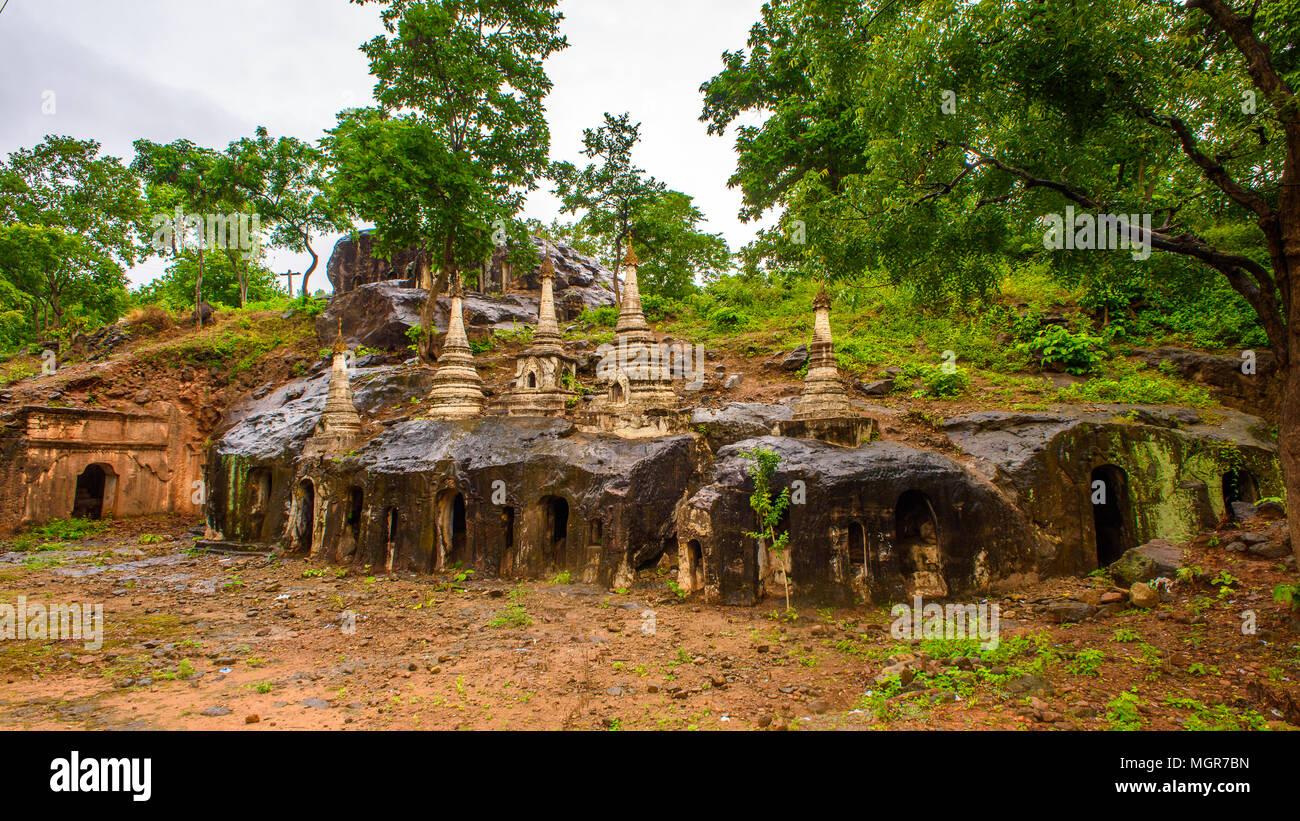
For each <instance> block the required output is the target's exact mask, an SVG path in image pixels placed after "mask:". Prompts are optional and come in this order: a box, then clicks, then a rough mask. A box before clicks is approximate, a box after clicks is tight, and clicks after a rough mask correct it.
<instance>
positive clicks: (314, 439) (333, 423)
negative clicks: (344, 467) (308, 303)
mask: <svg viewBox="0 0 1300 821" xmlns="http://www.w3.org/2000/svg"><path fill="white" fill-rule="evenodd" d="M333 354H334V360H333V363H332V364H333V367H332V368H331V370H330V384H329V392H328V393H327V394H326V395H325V409H324V410H323V411H322V412H321V415H320V419H319V420H318V421H317V422H316V428H315V430H314V431H313V432H312V436H311V439H309V440H308V445H307V447H306V449H305V452H307V453H308V454H332V453H341V452H344V451H347V450H350V449H351V448H352V446H353V445H354V444H355V443H356V441H357V440H358V439H359V438H360V437H361V415H360V414H358V413H357V408H356V405H355V403H354V402H353V401H352V384H351V382H350V378H349V376H348V346H347V343H346V342H344V341H343V316H342V314H340V315H339V321H338V336H336V337H335V339H334V348H333Z"/></svg>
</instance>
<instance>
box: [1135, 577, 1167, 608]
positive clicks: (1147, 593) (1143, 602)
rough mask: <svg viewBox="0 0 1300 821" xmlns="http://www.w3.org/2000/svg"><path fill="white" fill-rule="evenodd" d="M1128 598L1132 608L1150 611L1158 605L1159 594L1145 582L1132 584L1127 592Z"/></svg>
mask: <svg viewBox="0 0 1300 821" xmlns="http://www.w3.org/2000/svg"><path fill="white" fill-rule="evenodd" d="M1129 598H1130V599H1131V600H1132V601H1133V606H1134V607H1141V608H1142V609H1144V610H1150V609H1151V608H1153V607H1155V606H1156V605H1157V604H1159V603H1160V594H1159V593H1157V592H1156V590H1155V588H1153V587H1151V585H1149V584H1147V583H1145V582H1134V583H1133V587H1132V588H1131V589H1130V590H1129Z"/></svg>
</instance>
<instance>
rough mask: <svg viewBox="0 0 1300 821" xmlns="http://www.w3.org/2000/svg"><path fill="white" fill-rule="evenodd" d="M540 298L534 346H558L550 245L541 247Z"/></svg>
mask: <svg viewBox="0 0 1300 821" xmlns="http://www.w3.org/2000/svg"><path fill="white" fill-rule="evenodd" d="M541 278H542V298H541V301H540V303H539V304H538V306H537V331H536V333H534V334H533V343H534V344H535V345H559V344H560V325H559V323H558V322H556V320H555V263H553V262H551V248H550V245H543V246H542V270H541Z"/></svg>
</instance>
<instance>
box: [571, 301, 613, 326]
mask: <svg viewBox="0 0 1300 821" xmlns="http://www.w3.org/2000/svg"><path fill="white" fill-rule="evenodd" d="M578 321H579V322H585V323H587V324H588V325H603V326H605V327H606V328H613V327H614V326H615V325H617V324H618V306H617V305H601V306H600V307H599V308H588V309H587V310H585V311H583V312H582V313H581V314H579V315H578Z"/></svg>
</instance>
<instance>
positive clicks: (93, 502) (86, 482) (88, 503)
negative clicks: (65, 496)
mask: <svg viewBox="0 0 1300 821" xmlns="http://www.w3.org/2000/svg"><path fill="white" fill-rule="evenodd" d="M108 479H109V470H108V469H107V468H105V467H104V466H103V465H87V466H86V469H85V470H83V471H82V472H81V475H80V476H78V477H77V488H76V490H75V491H74V492H73V495H72V515H73V516H75V517H77V518H78V519H99V518H102V517H103V515H104V498H105V493H104V491H105V490H106V489H107V487H108Z"/></svg>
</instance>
